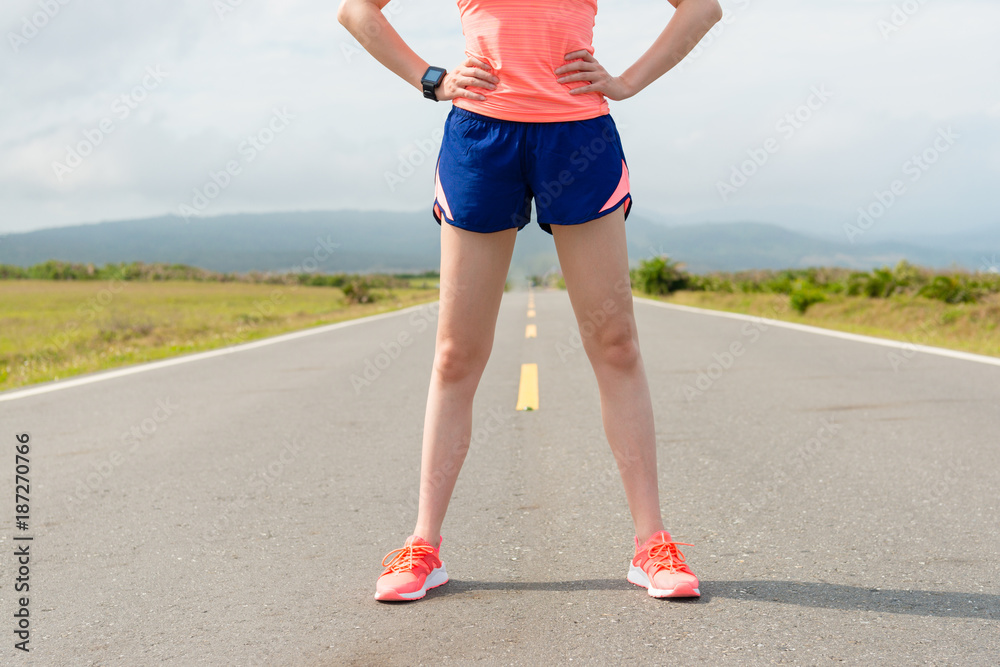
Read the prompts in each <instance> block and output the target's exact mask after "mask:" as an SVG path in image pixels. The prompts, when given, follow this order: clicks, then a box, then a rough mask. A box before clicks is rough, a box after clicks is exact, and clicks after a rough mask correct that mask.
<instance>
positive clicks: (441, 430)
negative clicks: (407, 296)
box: [413, 222, 517, 546]
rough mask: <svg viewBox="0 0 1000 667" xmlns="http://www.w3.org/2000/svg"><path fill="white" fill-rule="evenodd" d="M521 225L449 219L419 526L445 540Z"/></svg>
mask: <svg viewBox="0 0 1000 667" xmlns="http://www.w3.org/2000/svg"><path fill="white" fill-rule="evenodd" d="M516 235H517V228H511V229H505V230H503V231H499V232H490V233H481V232H472V231H469V230H466V229H461V228H459V227H455V226H454V225H451V224H449V223H448V222H444V223H443V224H442V225H441V300H440V302H439V304H440V308H439V311H438V326H437V342H436V346H435V352H434V366H433V368H432V370H431V380H430V388H429V390H428V392H427V410H426V412H425V413H424V437H423V454H422V456H421V459H420V500H419V505H418V509H417V525H416V529H415V530H414V531H413V532H414V533H415V534H416V535H419V536H420V537H422V538H424V539H425V540H427V541H428V542H430V543H431V544H433V545H435V546H436V545H437V543H438V537H439V533H440V530H441V524H442V522H443V521H444V515H445V512H446V511H447V509H448V501H449V500H450V499H451V493H452V491H453V490H454V488H455V480H456V479H457V478H458V471H459V470H460V469H461V467H462V463H463V462H464V461H465V454H466V452H468V450H469V443H470V441H471V439H472V399H473V398H474V396H475V393H476V388H477V387H478V386H479V379H480V377H482V374H483V370H484V369H485V368H486V362H487V361H488V360H489V357H490V351H491V350H492V348H493V335H494V332H495V330H496V320H497V312H498V311H499V308H500V299H501V298H502V297H503V288H504V282H506V280H507V271H508V270H509V268H510V258H511V255H512V254H513V252H514V241H515V238H516Z"/></svg>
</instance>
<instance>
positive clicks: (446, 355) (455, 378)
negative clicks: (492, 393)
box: [434, 340, 489, 382]
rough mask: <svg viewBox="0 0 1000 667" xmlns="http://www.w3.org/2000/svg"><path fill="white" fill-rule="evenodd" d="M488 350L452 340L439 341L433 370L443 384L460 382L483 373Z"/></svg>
mask: <svg viewBox="0 0 1000 667" xmlns="http://www.w3.org/2000/svg"><path fill="white" fill-rule="evenodd" d="M488 357H489V350H485V351H484V350H481V349H480V348H479V347H478V346H475V345H465V344H460V343H458V342H456V341H454V340H443V341H439V342H438V345H437V351H436V352H435V353H434V370H435V372H436V373H437V376H438V377H439V378H440V379H441V380H442V381H443V382H461V381H463V380H466V379H468V378H469V377H472V376H474V375H476V374H478V373H481V372H482V371H483V368H484V367H485V366H486V362H485V358H488Z"/></svg>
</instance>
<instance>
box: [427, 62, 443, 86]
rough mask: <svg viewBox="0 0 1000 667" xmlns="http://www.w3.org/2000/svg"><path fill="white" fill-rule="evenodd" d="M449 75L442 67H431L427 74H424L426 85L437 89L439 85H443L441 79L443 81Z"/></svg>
mask: <svg viewBox="0 0 1000 667" xmlns="http://www.w3.org/2000/svg"><path fill="white" fill-rule="evenodd" d="M447 73H448V72H447V70H443V69H441V68H440V67H431V68H430V69H428V70H427V73H426V74H424V79H423V80H424V83H429V84H430V85H432V86H435V87H437V85H438V84H439V83H441V79H443V78H444V75H445V74H447Z"/></svg>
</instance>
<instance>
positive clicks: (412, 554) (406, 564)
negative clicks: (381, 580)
mask: <svg viewBox="0 0 1000 667" xmlns="http://www.w3.org/2000/svg"><path fill="white" fill-rule="evenodd" d="M433 553H434V547H431V546H427V545H424V544H416V545H414V544H408V545H406V546H405V547H402V548H400V549H393V550H392V551H390V552H389V553H387V554H386V555H385V558H383V559H382V565H385V566H386V567H388V568H389V569H390V570H392V571H393V572H409V571H410V570H412V569H413V567H414V566H415V565H416V564H417V562H418V561H420V559H421V558H422V557H423V556H430V555H433ZM390 559H391V560H390ZM387 560H388V561H389V562H388V563H386V561H387Z"/></svg>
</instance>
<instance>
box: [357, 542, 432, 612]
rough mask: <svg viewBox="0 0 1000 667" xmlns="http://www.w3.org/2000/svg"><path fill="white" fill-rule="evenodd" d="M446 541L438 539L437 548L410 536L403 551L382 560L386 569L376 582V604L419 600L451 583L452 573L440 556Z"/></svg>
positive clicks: (391, 552)
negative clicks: (430, 591)
mask: <svg viewBox="0 0 1000 667" xmlns="http://www.w3.org/2000/svg"><path fill="white" fill-rule="evenodd" d="M443 541H444V538H443V537H439V538H438V545H437V547H433V546H431V544H430V543H429V542H428V541H427V540H425V539H424V538H422V537H419V536H417V535H410V536H409V537H408V538H406V543H405V544H404V545H403V548H402V549H395V550H393V551H390V552H389V553H387V554H386V555H385V558H383V559H382V565H385V566H386V569H385V572H383V573H382V574H381V575H380V576H379V578H378V581H377V582H375V599H376V600H396V601H401V600H402V601H405V600H419V599H420V598H422V597H424V596H425V595H426V594H427V591H429V590H430V589H432V588H436V587H438V586H441V585H442V584H447V583H448V573H447V572H446V571H445V569H444V563H442V562H441V558H440V557H439V556H438V553H439V552H440V550H441V542H443Z"/></svg>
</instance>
